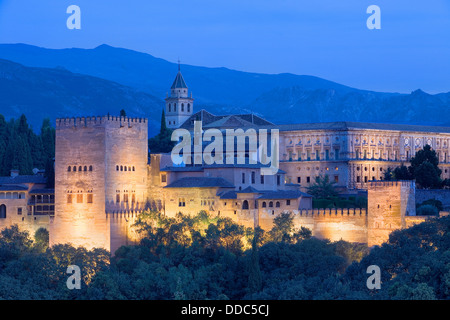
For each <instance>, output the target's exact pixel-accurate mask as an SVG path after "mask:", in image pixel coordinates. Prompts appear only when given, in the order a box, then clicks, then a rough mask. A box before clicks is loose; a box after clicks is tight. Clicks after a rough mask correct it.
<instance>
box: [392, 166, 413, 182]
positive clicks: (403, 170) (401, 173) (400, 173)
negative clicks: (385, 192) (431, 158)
mask: <svg viewBox="0 0 450 320" xmlns="http://www.w3.org/2000/svg"><path fill="white" fill-rule="evenodd" d="M393 177H394V179H395V180H414V173H413V171H412V167H411V166H409V167H406V166H405V165H404V164H403V163H402V165H401V166H400V167H398V168H395V169H394V173H393Z"/></svg>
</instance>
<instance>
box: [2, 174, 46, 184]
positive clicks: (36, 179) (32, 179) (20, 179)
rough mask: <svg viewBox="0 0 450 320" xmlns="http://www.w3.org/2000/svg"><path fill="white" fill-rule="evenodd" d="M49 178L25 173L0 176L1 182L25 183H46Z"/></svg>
mask: <svg viewBox="0 0 450 320" xmlns="http://www.w3.org/2000/svg"><path fill="white" fill-rule="evenodd" d="M46 182H47V179H46V178H45V177H44V176H41V175H23V176H15V177H11V176H7V177H0V184H24V183H39V184H45V183H46Z"/></svg>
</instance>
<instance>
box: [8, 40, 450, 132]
mask: <svg viewBox="0 0 450 320" xmlns="http://www.w3.org/2000/svg"><path fill="white" fill-rule="evenodd" d="M0 59H3V60H0V108H1V109H0V110H1V111H0V114H3V115H5V117H7V118H9V117H18V116H19V115H20V114H21V113H25V115H26V116H27V118H28V119H29V121H30V123H32V124H33V127H35V128H37V127H39V126H40V123H41V122H42V119H43V118H44V117H49V118H51V119H52V120H53V119H55V118H56V117H66V116H67V117H70V116H88V115H100V114H106V113H110V114H118V113H119V110H120V109H125V110H126V112H127V114H128V115H129V116H136V117H148V118H149V125H150V126H149V134H150V135H152V134H155V133H157V131H158V130H159V122H160V117H161V110H162V108H163V107H164V98H165V97H166V94H167V92H168V91H169V90H170V85H171V84H172V81H173V80H174V78H175V75H176V73H177V68H178V66H177V64H176V63H171V62H169V61H166V60H163V59H160V58H156V57H153V56H152V55H150V54H147V53H141V52H136V51H133V50H128V49H123V48H115V47H111V46H108V45H101V46H99V47H96V48H94V49H78V48H71V49H47V48H41V47H36V46H31V45H25V44H0ZM181 71H182V73H183V76H184V78H185V80H186V82H187V85H188V86H189V89H190V91H192V92H193V97H194V99H195V101H194V111H196V110H199V109H201V108H204V109H207V110H208V111H209V112H211V113H214V114H232V113H250V112H252V113H255V114H258V115H260V116H262V117H264V118H267V119H268V120H269V121H271V122H273V123H279V124H282V123H300V122H328V121H363V122H385V123H406V124H422V125H443V126H447V125H450V119H449V117H447V116H446V115H447V114H449V111H450V92H447V93H440V94H434V95H431V94H427V93H425V92H423V91H422V90H420V89H418V90H416V91H414V92H412V93H410V94H401V93H389V92H375V91H368V90H359V89H357V88H351V87H348V86H345V85H342V84H338V83H335V82H332V81H328V80H325V79H321V78H318V77H314V76H308V75H294V74H287V73H284V74H258V73H248V72H242V71H236V70H230V69H227V68H207V67H200V66H191V65H184V64H183V65H181Z"/></svg>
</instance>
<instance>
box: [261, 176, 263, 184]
mask: <svg viewBox="0 0 450 320" xmlns="http://www.w3.org/2000/svg"><path fill="white" fill-rule="evenodd" d="M261 184H264V175H263V174H262V175H261Z"/></svg>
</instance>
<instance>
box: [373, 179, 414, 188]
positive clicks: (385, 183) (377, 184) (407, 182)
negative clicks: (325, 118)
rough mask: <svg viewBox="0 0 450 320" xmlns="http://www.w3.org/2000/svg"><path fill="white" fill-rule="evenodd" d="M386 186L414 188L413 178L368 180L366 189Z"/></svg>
mask: <svg viewBox="0 0 450 320" xmlns="http://www.w3.org/2000/svg"><path fill="white" fill-rule="evenodd" d="M386 187H407V188H415V187H416V182H415V181H414V180H396V181H369V182H368V189H377V188H386Z"/></svg>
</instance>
